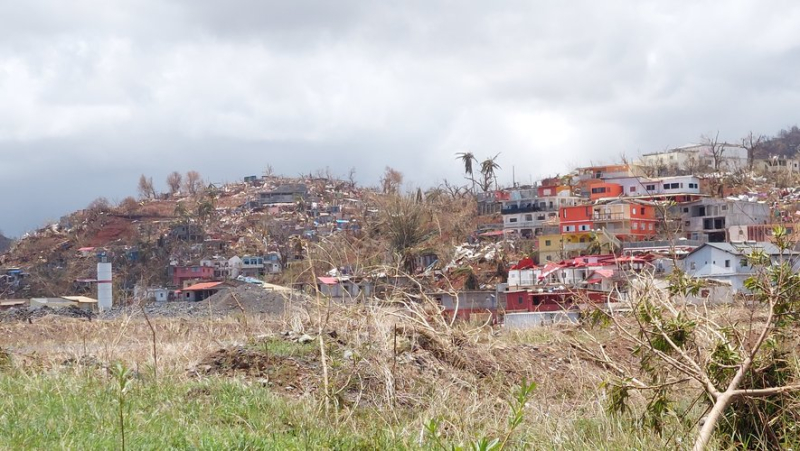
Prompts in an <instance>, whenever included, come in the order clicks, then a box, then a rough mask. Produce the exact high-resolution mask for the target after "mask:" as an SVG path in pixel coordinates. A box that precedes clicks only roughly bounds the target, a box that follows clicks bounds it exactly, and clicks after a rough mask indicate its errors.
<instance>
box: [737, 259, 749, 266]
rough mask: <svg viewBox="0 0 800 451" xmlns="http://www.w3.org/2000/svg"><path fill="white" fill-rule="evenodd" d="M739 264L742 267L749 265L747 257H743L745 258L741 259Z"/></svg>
mask: <svg viewBox="0 0 800 451" xmlns="http://www.w3.org/2000/svg"><path fill="white" fill-rule="evenodd" d="M739 266H741V267H742V268H744V267H745V266H747V259H746V258H743V259H741V260H739Z"/></svg>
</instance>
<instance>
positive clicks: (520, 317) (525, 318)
mask: <svg viewBox="0 0 800 451" xmlns="http://www.w3.org/2000/svg"><path fill="white" fill-rule="evenodd" d="M579 320H580V313H579V312H565V311H560V312H526V313H507V314H506V315H505V319H504V324H505V327H506V328H508V329H528V328H531V327H539V326H547V325H550V324H558V323H577V322H578V321H579Z"/></svg>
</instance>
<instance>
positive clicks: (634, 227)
mask: <svg viewBox="0 0 800 451" xmlns="http://www.w3.org/2000/svg"><path fill="white" fill-rule="evenodd" d="M633 230H639V223H638V222H634V223H633Z"/></svg>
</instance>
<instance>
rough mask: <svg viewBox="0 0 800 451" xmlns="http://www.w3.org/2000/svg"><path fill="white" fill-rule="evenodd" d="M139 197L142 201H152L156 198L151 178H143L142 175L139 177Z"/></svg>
mask: <svg viewBox="0 0 800 451" xmlns="http://www.w3.org/2000/svg"><path fill="white" fill-rule="evenodd" d="M139 197H141V198H142V199H153V198H155V197H156V191H155V188H153V178H152V177H150V178H148V177H145V175H144V174H142V175H141V177H139Z"/></svg>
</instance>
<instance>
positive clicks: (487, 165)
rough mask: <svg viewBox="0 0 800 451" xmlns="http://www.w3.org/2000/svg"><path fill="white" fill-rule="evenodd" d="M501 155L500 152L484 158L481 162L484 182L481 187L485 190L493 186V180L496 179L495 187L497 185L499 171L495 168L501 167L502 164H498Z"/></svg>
mask: <svg viewBox="0 0 800 451" xmlns="http://www.w3.org/2000/svg"><path fill="white" fill-rule="evenodd" d="M499 156H500V154H499V153H498V154H497V155H495V156H493V157H491V158H487V159H485V160H483V162H482V163H481V174H483V183H482V186H481V187H482V188H483V191H489V188H491V186H492V180H494V186H495V188H496V187H497V173H496V172H495V170H497V169H500V165H499V164H497V161H496V160H497V157H499Z"/></svg>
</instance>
